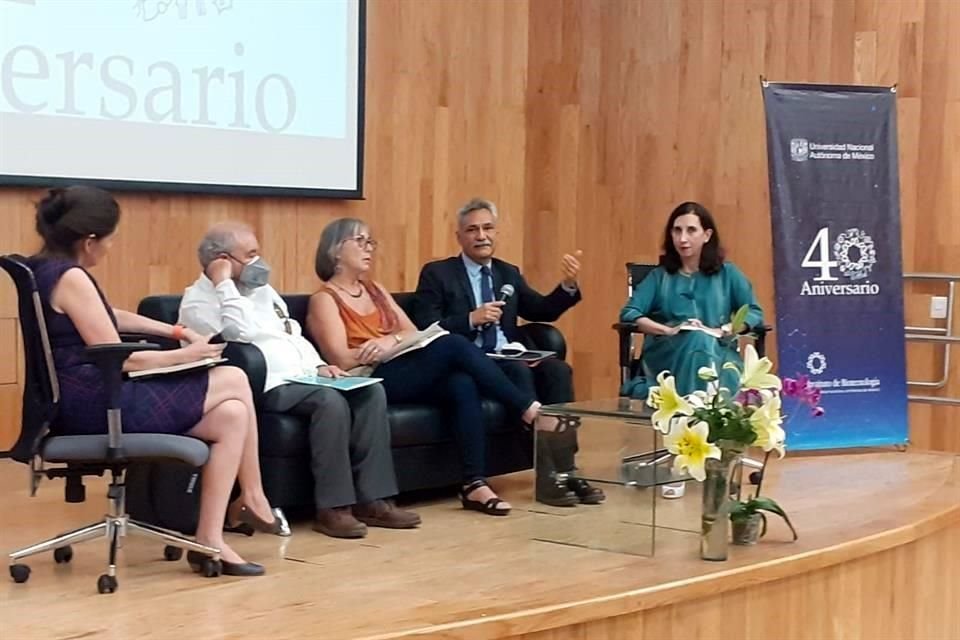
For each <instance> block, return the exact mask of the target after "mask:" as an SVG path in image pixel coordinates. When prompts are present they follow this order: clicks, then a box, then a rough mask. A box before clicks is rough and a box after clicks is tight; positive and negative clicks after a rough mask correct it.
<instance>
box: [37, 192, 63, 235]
mask: <svg viewBox="0 0 960 640" xmlns="http://www.w3.org/2000/svg"><path fill="white" fill-rule="evenodd" d="M68 208H69V207H67V193H66V189H61V188H57V189H51V190H50V193H48V194H47V197H46V198H44V199H43V200H42V201H41V202H40V206H39V209H40V217H41V218H42V219H43V221H44V222H45V223H46V224H47V225H48V226H51V227H52V226H53V225H55V224H57V223H58V222H59V221H60V219H61V218H63V216H65V215H66V214H67V210H68Z"/></svg>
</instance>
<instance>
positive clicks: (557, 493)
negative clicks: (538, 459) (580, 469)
mask: <svg viewBox="0 0 960 640" xmlns="http://www.w3.org/2000/svg"><path fill="white" fill-rule="evenodd" d="M536 494H537V502H542V503H543V504H548V505H550V506H551V507H572V506H574V505H576V504H577V502H578V501H579V499H578V498H577V496H576V494H575V493H573V492H572V491H569V490H568V489H567V487H566V485H560V484H557V483H556V482H543V483H540V482H538V483H537V490H536Z"/></svg>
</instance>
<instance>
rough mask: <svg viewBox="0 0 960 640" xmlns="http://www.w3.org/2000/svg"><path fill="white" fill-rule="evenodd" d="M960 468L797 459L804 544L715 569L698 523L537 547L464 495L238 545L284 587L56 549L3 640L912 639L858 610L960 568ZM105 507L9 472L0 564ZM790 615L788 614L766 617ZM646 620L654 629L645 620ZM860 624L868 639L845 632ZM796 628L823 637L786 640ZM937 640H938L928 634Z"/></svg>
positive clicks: (788, 488) (693, 499) (686, 513)
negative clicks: (642, 537) (348, 536)
mask: <svg viewBox="0 0 960 640" xmlns="http://www.w3.org/2000/svg"><path fill="white" fill-rule="evenodd" d="M958 460H960V459H958V458H956V457H953V456H949V455H944V454H924V453H865V454H848V455H837V456H824V457H808V458H804V457H795V458H788V459H787V460H784V461H782V462H780V463H777V464H775V465H774V467H773V469H774V472H773V474H772V477H771V478H770V480H769V484H767V489H768V492H769V494H770V495H772V496H774V497H776V498H777V499H778V500H780V501H781V503H782V504H784V506H785V507H786V508H787V509H788V510H789V511H790V513H791V514H792V515H793V517H794V520H795V524H796V525H797V528H798V530H799V532H800V536H801V538H800V541H799V542H797V543H793V544H791V543H789V536H788V532H787V530H786V528H785V527H784V526H783V525H782V524H780V523H779V522H774V521H773V520H771V527H770V532H769V534H768V536H767V538H765V539H764V541H762V542H761V544H759V545H758V546H756V547H753V548H736V547H734V548H732V553H731V559H730V560H729V561H728V562H725V563H705V562H702V561H700V560H699V559H698V557H697V551H698V538H697V535H696V534H695V533H692V532H684V531H682V530H680V529H682V527H678V530H675V531H672V532H670V533H668V534H666V535H663V536H659V534H658V539H657V554H656V556H655V557H653V558H645V557H639V556H636V555H630V554H624V553H615V552H609V551H598V550H589V549H585V548H577V547H574V546H566V545H558V544H552V543H547V542H541V541H537V540H534V539H532V538H533V537H536V533H537V531H538V527H542V522H541V521H542V519H543V515H542V514H540V515H538V514H536V513H534V512H531V511H528V510H526V509H523V508H519V509H516V510H515V512H514V514H512V515H511V516H510V517H507V518H492V517H485V516H482V515H480V514H474V513H467V512H464V511H463V510H462V509H460V507H459V503H457V502H455V501H454V500H452V499H450V500H439V501H436V502H434V503H430V504H420V505H416V508H417V509H418V510H419V512H420V513H421V514H422V516H423V519H424V524H423V527H422V528H421V529H419V530H416V531H388V530H380V529H372V530H371V532H370V535H369V537H367V538H366V539H364V540H362V541H339V540H333V539H330V538H327V537H325V536H322V535H320V534H316V533H313V532H312V531H311V530H310V528H309V523H299V524H297V525H296V526H295V528H294V535H293V537H292V538H289V539H282V538H278V537H273V536H267V535H263V534H258V535H256V536H254V537H253V538H243V537H240V536H232V538H231V543H232V544H234V545H235V547H236V548H237V549H238V550H239V551H240V552H241V553H243V554H244V555H245V556H247V557H248V558H250V559H251V560H255V561H258V562H262V563H264V564H265V565H266V567H267V570H268V575H267V576H265V577H262V578H246V579H244V578H230V577H223V578H219V579H204V578H201V577H199V576H197V575H195V574H192V573H191V572H190V570H189V568H188V566H187V564H186V562H185V561H180V562H174V563H169V562H164V561H163V560H162V559H160V552H161V548H160V547H159V546H158V545H155V544H153V543H150V542H146V541H144V540H142V539H138V538H136V537H134V538H131V539H129V540H128V542H127V543H126V546H125V548H124V550H123V553H122V559H121V561H120V564H121V568H120V571H119V581H120V589H119V591H118V592H117V593H115V594H113V595H99V594H97V592H96V588H95V582H96V577H97V576H98V575H99V574H100V573H102V571H103V563H104V561H105V557H106V553H105V544H101V543H98V542H96V541H94V542H88V543H86V544H83V545H79V546H78V547H75V549H74V560H73V562H72V563H71V564H70V565H66V566H57V565H55V564H54V563H53V560H52V558H51V557H50V555H41V556H37V557H34V558H31V559H29V560H28V562H29V563H30V565H31V567H32V568H33V573H32V575H31V578H30V580H29V582H28V583H26V584H23V585H16V584H14V583H13V582H12V581H11V580H10V579H9V578H8V577H5V578H4V583H3V584H2V585H0V637H2V638H4V640H6V639H11V640H13V639H18V640H19V639H24V638H45V639H46V638H62V639H67V638H92V637H96V638H101V639H106V638H117V639H127V638H176V639H178V640H182V639H184V638H204V639H205V638H231V639H241V638H244V639H245V638H250V639H253V638H257V639H259V638H324V639H327V638H329V639H339V638H395V637H407V636H418V637H440V638H494V637H530V638H542V639H546V638H557V639H559V638H580V639H581V640H583V639H590V640H593V639H594V638H608V637H609V638H648V637H649V638H657V639H658V640H669V638H704V639H708V638H721V637H737V638H771V637H777V638H780V637H798V638H799V637H809V638H817V639H818V640H819V639H820V638H827V637H846V638H852V637H873V638H892V637H910V636H909V635H903V636H900V635H895V634H894V635H889V634H890V633H892V631H893V630H892V629H891V628H890V627H889V626H886V625H888V624H889V623H887V622H885V620H886V618H885V617H884V615H881V614H879V613H877V614H875V613H871V612H870V611H869V610H867V608H866V607H865V606H862V605H861V604H859V603H861V602H862V601H863V600H866V599H867V598H872V597H882V593H879V592H878V594H876V596H875V594H874V592H873V591H872V590H873V589H880V588H884V589H891V588H893V587H892V586H891V585H890V583H889V580H893V581H898V580H900V581H902V584H901V585H900V586H902V587H904V588H913V587H914V586H915V585H913V583H912V582H910V581H911V580H914V578H912V577H910V576H908V575H907V573H908V572H907V571H906V570H905V569H903V567H902V566H901V565H903V564H904V563H907V562H911V563H914V564H916V563H917V562H927V563H932V564H929V567H928V568H931V569H933V570H936V567H937V566H938V565H937V562H941V563H942V562H947V563H953V564H954V565H960V544H957V542H956V540H954V537H958V538H960V533H958V532H960V462H958ZM495 484H496V485H497V486H498V488H500V489H501V491H502V493H503V494H504V496H505V497H506V498H508V499H510V500H511V501H513V502H514V504H515V507H516V506H518V505H524V506H527V507H530V508H533V505H532V504H531V503H530V476H529V474H515V475H513V476H510V477H504V478H499V479H497V482H496V483H495ZM87 495H88V499H87V502H86V503H83V504H80V505H67V504H65V503H64V502H63V492H62V482H58V481H45V482H44V484H43V485H42V486H41V489H40V493H39V494H38V496H37V497H36V498H33V499H31V498H30V497H29V496H28V491H27V472H26V467H24V466H22V465H18V464H15V463H13V462H12V461H10V460H0V552H2V553H4V554H5V553H6V552H8V551H9V550H11V549H13V548H16V547H19V546H21V545H24V544H29V543H32V542H36V541H38V540H40V539H42V538H45V537H47V536H48V535H51V534H53V533H55V532H58V531H60V530H65V529H69V528H73V527H75V526H79V525H81V524H85V523H87V522H88V521H92V520H94V519H95V518H97V517H98V516H99V514H100V513H102V510H103V507H104V505H105V502H104V499H103V491H102V486H100V485H99V484H98V483H94V482H91V483H88V487H87ZM620 499H621V497H619V496H618V495H617V494H616V492H614V495H613V496H612V501H611V504H609V505H605V506H600V507H577V508H576V509H575V510H574V512H575V513H576V516H575V517H576V518H578V519H581V520H583V519H589V520H590V521H592V523H593V525H592V526H596V527H598V528H602V527H603V525H604V522H605V521H607V520H610V519H611V518H617V517H618V516H617V515H616V514H617V511H618V509H617V501H618V500H620ZM698 503H699V499H698V496H697V495H696V493H695V492H693V493H691V492H689V491H688V495H687V497H685V498H684V499H682V500H679V501H673V502H661V503H659V504H658V520H660V519H661V517H662V518H664V519H665V520H664V521H672V522H675V523H693V524H695V523H696V522H697V520H696V518H697V514H698V513H699V504H698ZM567 517H568V516H566V515H560V516H557V518H559V519H564V518H567ZM671 519H672V520H671ZM944 532H946V533H949V534H950V535H946V533H944ZM941 534H942V535H941ZM938 535H939V536H940V538H943V540H940V538H936V540H937V542H936V544H935V546H934V547H932V548H931V549H930V551H929V552H924V553H928V555H929V558H928V559H927V560H923V559H920V558H917V557H914V556H909V557H907V556H904V557H903V558H900V556H897V558H899V559H892V560H891V562H893V563H894V565H892V566H894V567H899V568H895V569H892V570H891V571H892V573H887V572H885V571H886V570H879V569H870V570H866V573H863V575H862V576H861V575H860V573H857V576H859V577H854V574H853V573H851V572H850V571H852V569H851V570H848V571H847V573H846V574H844V575H845V576H846V577H844V576H843V575H841V576H840V577H839V578H837V580H840V582H839V583H838V584H840V585H841V586H839V587H832V586H831V584H832V583H831V582H830V580H833V579H834V578H829V577H824V578H823V580H822V581H821V582H817V581H816V580H813V579H812V578H804V583H803V584H802V585H798V586H797V587H796V588H797V589H798V591H795V592H794V591H793V587H791V591H790V592H789V593H787V592H783V593H780V596H782V597H781V599H783V598H786V600H785V602H789V603H790V605H789V606H785V605H784V604H782V603H776V604H775V603H772V602H771V603H767V605H768V606H767V609H764V610H758V609H757V608H756V607H758V606H763V603H762V602H761V600H762V599H763V598H766V597H772V596H770V595H769V594H770V593H773V592H774V591H775V589H774V588H773V587H771V589H769V590H768V591H767V592H760V593H759V594H758V595H751V593H752V592H751V591H750V590H751V589H754V590H756V589H764V585H765V583H773V585H782V584H786V583H787V582H788V581H789V580H790V579H791V578H790V577H791V576H795V575H801V574H802V575H811V576H812V575H819V574H817V573H816V572H820V573H823V572H826V571H832V570H833V569H834V568H835V567H836V566H841V565H843V564H844V563H851V562H854V561H857V560H858V559H860V558H865V557H868V556H869V557H878V558H879V557H881V556H883V554H885V553H886V554H889V553H899V552H898V551H897V549H898V548H899V547H901V546H906V547H909V546H910V545H911V544H914V545H915V544H916V541H918V540H921V539H922V538H924V537H925V536H934V537H936V536H938ZM905 553H907V552H905ZM909 553H914V552H913V551H910V552H909ZM891 558H893V556H891ZM925 566H926V565H925ZM858 571H859V570H858ZM871 571H872V573H871ZM898 572H900V573H902V574H903V575H902V576H901V577H900V578H898V577H897V576H898ZM952 574H953V576H954V577H952V578H948V579H949V581H948V582H947V583H942V582H941V583H937V586H936V589H937V595H936V596H935V597H934V598H930V597H929V596H925V595H923V594H922V593H920V592H919V591H918V593H917V595H916V596H915V598H916V601H915V600H914V599H913V597H911V600H910V602H909V603H907V604H904V605H903V606H904V607H907V606H910V607H913V608H914V609H915V610H916V613H915V616H914V615H911V616H910V621H909V622H904V623H903V624H910V625H911V626H910V627H909V629H906V628H904V633H913V634H914V635H913V637H918V638H919V637H924V638H926V637H931V638H933V637H944V638H947V637H948V636H947V635H944V634H941V632H940V630H939V627H935V626H930V625H934V624H940V623H943V619H942V617H943V613H942V609H941V614H940V615H941V620H940V621H929V620H927V621H924V620H920V619H917V620H914V617H917V618H920V617H922V616H923V614H924V612H923V610H922V609H924V607H927V606H929V607H934V606H942V605H943V603H942V602H941V600H942V599H943V598H947V600H945V602H950V601H951V600H949V598H956V599H955V600H952V602H953V603H954V605H955V604H956V603H957V602H960V578H958V577H956V576H957V575H960V566H953V571H952ZM824 575H825V574H824ZM811 580H813V582H811ZM878 582H879V583H880V584H875V583H878ZM931 584H932V583H931ZM844 585H845V586H844ZM777 588H780V589H786V587H780V586H777ZM832 589H838V590H839V591H837V593H835V594H834V593H833V592H832V591H831V590H832ZM818 594H819V595H818ZM825 594H833V595H831V596H830V597H834V596H835V597H836V599H837V600H838V606H840V603H841V602H842V600H843V598H851V599H852V602H854V605H853V606H854V607H855V609H851V610H853V611H854V613H856V614H857V615H858V617H857V622H856V623H854V622H846V621H845V620H846V618H845V617H843V618H842V619H841V617H838V616H840V614H839V613H833V614H830V615H826V616H825V617H824V619H822V620H816V619H815V617H814V616H811V615H810V613H809V610H810V609H811V608H813V609H816V608H817V607H816V606H815V605H817V604H818V603H819V604H820V605H823V604H824V602H826V601H824V600H823V598H825V597H827V595H825ZM721 596H722V598H721ZM798 598H799V600H798ZM921 598H926V600H923V601H921ZM711 599H712V600H711ZM714 601H716V602H714ZM695 602H696V603H701V602H702V603H704V604H703V605H702V606H700V605H698V606H697V612H698V614H702V613H703V612H704V611H707V612H708V614H709V615H708V617H707V618H702V616H700V617H699V618H697V619H696V620H694V616H687V615H686V614H684V613H683V611H684V610H685V609H684V607H685V606H688V605H690V603H695ZM887 602H891V600H889V599H888V600H887ZM923 602H926V603H927V604H923ZM807 605H809V606H807ZM774 606H775V607H776V610H775V611H771V610H768V609H770V608H772V607H774ZM843 606H844V607H848V608H849V607H851V605H850V604H848V603H844V604H843ZM897 606H901V605H899V604H898V605H897ZM737 607H740V608H742V609H743V612H744V613H745V614H748V613H749V612H752V613H749V615H745V616H744V619H743V621H742V622H737V623H736V632H735V633H734V634H733V635H729V634H725V633H718V627H710V626H709V624H708V621H709V620H711V619H712V620H714V621H715V622H716V623H717V624H718V625H719V624H721V623H722V620H724V618H725V616H726V615H728V614H730V612H735V611H736V610H737ZM820 608H823V607H820ZM828 608H829V607H828ZM881 608H882V607H881ZM861 609H863V610H862V611H861ZM954 609H956V607H954ZM691 611H692V610H691ZM899 613H902V612H898V614H899ZM641 614H642V615H643V618H642V619H641V618H638V617H636V616H640V615H641ZM843 615H844V616H846V615H847V614H846V613H844V614H843ZM850 615H853V614H850ZM711 616H712V617H711ZM822 617H823V616H822ZM701 618H702V619H701ZM898 619H899V618H898ZM958 619H960V618H958V617H956V616H955V617H953V618H949V620H948V622H947V623H946V624H948V625H953V624H956V625H957V626H956V629H955V630H956V631H958V633H960V622H954V620H958ZM705 621H706V622H705ZM853 624H856V625H857V627H856V630H857V634H856V635H851V634H850V633H847V631H852V630H853V629H854V627H852V626H849V625H853ZM598 625H599V626H598ZM691 625H692V626H691ZM838 625H840V626H838ZM844 625H848V626H844ZM924 625H926V626H924ZM794 627H796V628H797V629H806V630H807V631H808V632H809V633H800V634H794V633H786V632H784V630H785V629H793V628H794ZM721 628H722V627H721ZM727 629H728V630H729V627H727ZM928 631H929V632H930V633H931V634H933V635H930V636H923V635H918V634H922V633H926V632H928ZM860 632H862V633H863V634H865V635H860ZM871 632H872V633H873V635H866V634H869V633H871ZM951 632H952V631H951ZM818 634H819V635H818ZM952 637H954V638H956V637H960V635H958V636H952Z"/></svg>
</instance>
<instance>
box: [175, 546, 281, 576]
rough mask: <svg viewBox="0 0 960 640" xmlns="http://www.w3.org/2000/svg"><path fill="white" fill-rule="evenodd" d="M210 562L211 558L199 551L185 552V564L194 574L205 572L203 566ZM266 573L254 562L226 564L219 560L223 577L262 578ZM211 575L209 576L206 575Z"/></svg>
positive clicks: (224, 561) (260, 565) (261, 566)
mask: <svg viewBox="0 0 960 640" xmlns="http://www.w3.org/2000/svg"><path fill="white" fill-rule="evenodd" d="M210 560H211V557H210V556H208V555H207V554H205V553H200V552H199V551H187V562H188V563H189V564H190V568H191V569H193V570H194V571H196V572H202V571H204V570H205V567H204V565H205V564H206V563H207V562H209V561H210ZM266 572H267V571H266V569H264V568H263V565H262V564H257V563H256V562H227V561H226V560H220V574H221V575H224V576H241V577H252V576H262V575H263V574H265V573H266ZM207 575H211V574H207Z"/></svg>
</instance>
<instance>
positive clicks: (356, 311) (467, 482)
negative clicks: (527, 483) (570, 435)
mask: <svg viewBox="0 0 960 640" xmlns="http://www.w3.org/2000/svg"><path fill="white" fill-rule="evenodd" d="M376 247H377V243H376V241H375V240H373V239H372V238H371V236H370V229H369V227H367V225H366V224H364V223H363V221H362V220H357V219H354V218H341V219H339V220H335V221H334V222H332V223H330V224H329V225H327V227H326V228H325V229H324V230H323V233H322V234H321V236H320V244H319V246H318V247H317V256H316V265H315V266H316V272H317V276H319V278H320V279H321V280H322V281H323V282H324V286H323V287H322V288H321V289H320V291H318V292H317V293H315V294H314V295H313V296H312V297H311V298H310V307H309V311H308V314H307V329H308V331H309V332H310V333H311V334H312V336H313V338H314V339H315V340H316V341H317V343H318V344H319V345H320V349H321V351H322V352H323V353H324V355H325V356H326V357H327V358H329V360H330V361H331V362H332V363H334V364H336V365H337V366H338V367H340V368H341V369H345V370H349V369H354V368H356V367H361V366H370V367H373V368H374V375H376V376H377V377H378V378H383V387H384V390H385V391H386V392H387V401H388V402H394V403H407V402H423V403H428V404H441V405H442V406H443V407H444V408H445V409H446V410H447V411H449V413H450V415H451V418H452V420H451V426H452V428H453V430H454V435H455V437H456V440H457V444H458V446H459V448H460V455H461V459H462V462H463V485H462V487H461V490H460V501H461V503H462V504H463V508H464V509H468V510H473V511H479V512H481V513H485V514H487V515H495V516H502V515H507V514H508V513H509V512H510V505H509V504H508V503H507V502H506V501H504V500H502V499H500V497H499V496H497V494H496V493H495V492H494V491H493V489H492V488H490V486H489V485H488V484H487V481H486V478H485V471H484V469H485V466H486V429H485V425H484V422H483V415H482V413H481V409H480V393H481V392H483V394H484V395H486V396H488V397H491V398H493V399H496V400H498V401H499V402H501V403H502V404H503V405H505V406H506V407H508V409H510V410H512V411H514V412H515V413H516V414H517V415H519V416H520V417H521V418H522V419H523V421H524V422H526V423H527V424H533V422H534V420H536V417H537V414H538V413H539V410H540V403H539V402H537V401H536V400H535V399H534V398H532V397H528V396H527V394H525V393H523V392H522V391H521V390H520V389H518V388H517V387H516V386H515V385H514V384H513V383H512V382H511V381H510V380H509V379H508V378H507V377H506V376H505V375H504V374H503V372H502V371H501V370H500V368H499V367H497V366H496V365H495V364H494V363H493V362H492V361H491V360H490V359H489V358H488V357H487V356H486V355H484V354H483V352H481V351H480V350H479V349H477V348H476V347H475V346H474V345H473V344H472V343H470V342H469V341H468V340H467V339H466V338H464V337H463V336H459V335H444V336H442V337H440V338H438V339H436V340H434V341H433V342H431V343H430V344H428V345H427V346H425V347H423V348H420V349H417V350H414V351H410V352H407V353H404V354H403V355H401V356H398V357H396V358H391V356H392V355H393V353H394V352H395V351H396V350H397V348H398V345H401V344H403V343H404V341H405V340H406V339H407V338H409V337H411V336H413V335H414V334H416V333H417V328H416V326H415V325H414V324H413V322H411V320H410V318H409V317H407V314H406V313H404V311H403V310H402V309H401V308H400V306H399V305H398V304H397V303H396V301H395V300H394V299H393V297H392V296H391V295H390V294H389V293H388V292H387V290H386V289H384V287H383V286H382V285H381V284H379V283H377V282H375V281H373V280H372V279H371V278H370V277H369V273H370V267H371V265H372V262H373V252H374V250H375V249H376Z"/></svg>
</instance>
